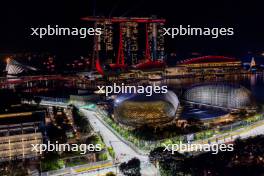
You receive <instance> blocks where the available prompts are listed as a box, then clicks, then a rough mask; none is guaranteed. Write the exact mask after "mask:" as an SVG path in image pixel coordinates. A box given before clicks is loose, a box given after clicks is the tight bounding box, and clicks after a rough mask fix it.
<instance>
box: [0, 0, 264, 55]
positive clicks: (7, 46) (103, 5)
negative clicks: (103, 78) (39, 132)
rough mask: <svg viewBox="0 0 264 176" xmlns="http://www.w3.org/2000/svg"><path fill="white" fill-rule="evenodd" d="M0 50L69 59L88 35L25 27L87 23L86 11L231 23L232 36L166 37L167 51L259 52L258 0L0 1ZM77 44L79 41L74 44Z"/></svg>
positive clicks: (83, 49)
mask: <svg viewBox="0 0 264 176" xmlns="http://www.w3.org/2000/svg"><path fill="white" fill-rule="evenodd" d="M1 7H3V8H2V10H1V17H0V18H1V21H2V24H3V27H2V28H1V29H0V32H1V34H0V37H1V41H0V48H1V49H0V53H10V52H24V51H29V50H30V51H36V52H37V51H39V52H40V51H41V52H51V53H54V54H57V55H61V56H62V57H64V58H68V57H69V59H70V58H71V57H73V56H76V55H86V54H87V53H89V50H91V46H89V43H90V41H91V38H89V39H81V40H76V39H75V38H70V37H69V38H67V37H66V38H62V37H49V38H48V39H42V40H41V39H36V38H33V37H31V36H30V30H29V29H30V27H36V26H41V25H44V24H59V25H64V26H66V27H71V26H86V25H87V24H86V23H85V22H83V21H82V20H81V18H82V17H85V16H91V15H96V16H112V17H114V16H116V17H120V16H128V17H129V16H146V17H151V16H152V15H156V16H157V17H160V18H165V19H166V20H167V22H166V26H167V27H173V26H175V25H181V24H182V25H193V26H197V27H233V28H234V36H231V37H230V36H229V37H221V38H218V39H211V38H210V37H194V36H188V37H185V36H181V37H176V38H174V39H170V38H168V37H165V40H166V43H167V47H166V50H167V52H176V53H179V54H183V55H184V54H188V53H191V52H199V53H202V54H220V55H226V54H227V55H235V56H241V55H242V56H243V55H246V54H248V52H253V53H255V52H257V53H259V52H260V53H261V52H262V51H263V50H264V49H263V46H262V44H263V43H264V36H263V33H262V31H263V30H264V26H263V24H262V23H261V19H262V18H263V14H261V13H260V12H261V5H260V4H259V3H258V2H257V1H253V2H252V1H251V2H250V3H245V2H241V3H236V2H235V1H221V2H218V3H212V2H210V1H204V2H194V1H193V2H189V3H187V2H177V3H172V2H170V1H163V2H158V1H150V0H144V1H140V2H139V1H135V2H133V3H131V2H129V1H124V2H121V1H119V2H118V1H115V2H112V1H111V3H110V2H104V1H92V0H90V1H76V2H70V3H69V2H65V3H61V2H59V1H56V2H51V1H50V2H49V1H47V2H45V3H43V4H42V5H38V4H37V3H34V2H33V1H32V2H30V1H28V2H23V3H22V2H18V1H17V2H7V3H6V2H5V4H1ZM73 46H78V47H73Z"/></svg>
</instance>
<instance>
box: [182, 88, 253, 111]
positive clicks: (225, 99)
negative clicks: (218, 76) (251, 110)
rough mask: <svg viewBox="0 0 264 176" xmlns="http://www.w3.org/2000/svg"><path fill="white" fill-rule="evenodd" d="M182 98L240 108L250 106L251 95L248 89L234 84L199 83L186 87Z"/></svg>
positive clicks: (197, 102)
mask: <svg viewBox="0 0 264 176" xmlns="http://www.w3.org/2000/svg"><path fill="white" fill-rule="evenodd" d="M183 97H184V100H186V101H187V102H190V103H194V104H200V105H209V106H216V107H223V108H227V109H242V108H248V107H252V103H253V101H252V96H251V93H250V91H249V90H247V89H246V88H245V87H242V86H240V85H234V84H224V83H215V84H205V85H203V84H199V85H195V86H192V87H191V88H189V89H187V90H186V91H185V93H184V96H183Z"/></svg>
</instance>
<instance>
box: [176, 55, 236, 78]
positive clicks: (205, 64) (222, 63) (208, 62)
mask: <svg viewBox="0 0 264 176" xmlns="http://www.w3.org/2000/svg"><path fill="white" fill-rule="evenodd" d="M178 65H179V66H183V67H186V68H187V69H188V71H189V72H194V73H196V74H216V73H239V72H241V61H240V60H238V59H235V58H230V57H225V56H203V57H197V58H191V59H186V60H184V61H181V62H180V63H179V64H178Z"/></svg>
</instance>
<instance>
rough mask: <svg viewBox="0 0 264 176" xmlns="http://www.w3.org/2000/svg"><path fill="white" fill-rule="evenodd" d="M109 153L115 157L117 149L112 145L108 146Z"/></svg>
mask: <svg viewBox="0 0 264 176" xmlns="http://www.w3.org/2000/svg"><path fill="white" fill-rule="evenodd" d="M107 150H108V153H109V155H110V156H111V157H112V158H113V159H114V158H115V151H114V149H113V148H112V147H107Z"/></svg>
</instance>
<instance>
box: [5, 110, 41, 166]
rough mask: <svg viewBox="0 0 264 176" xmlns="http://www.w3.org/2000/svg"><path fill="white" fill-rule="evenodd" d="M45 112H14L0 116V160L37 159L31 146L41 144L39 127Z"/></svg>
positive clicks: (37, 156)
mask: <svg viewBox="0 0 264 176" xmlns="http://www.w3.org/2000/svg"><path fill="white" fill-rule="evenodd" d="M44 115H45V112H42V111H37V112H16V113H9V114H0V123H1V124H0V158H1V162H3V161H10V160H24V159H38V158H39V157H40V153H39V152H36V151H34V150H32V145H36V144H42V143H43V137H42V132H41V130H40V127H41V126H43V122H44Z"/></svg>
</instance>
